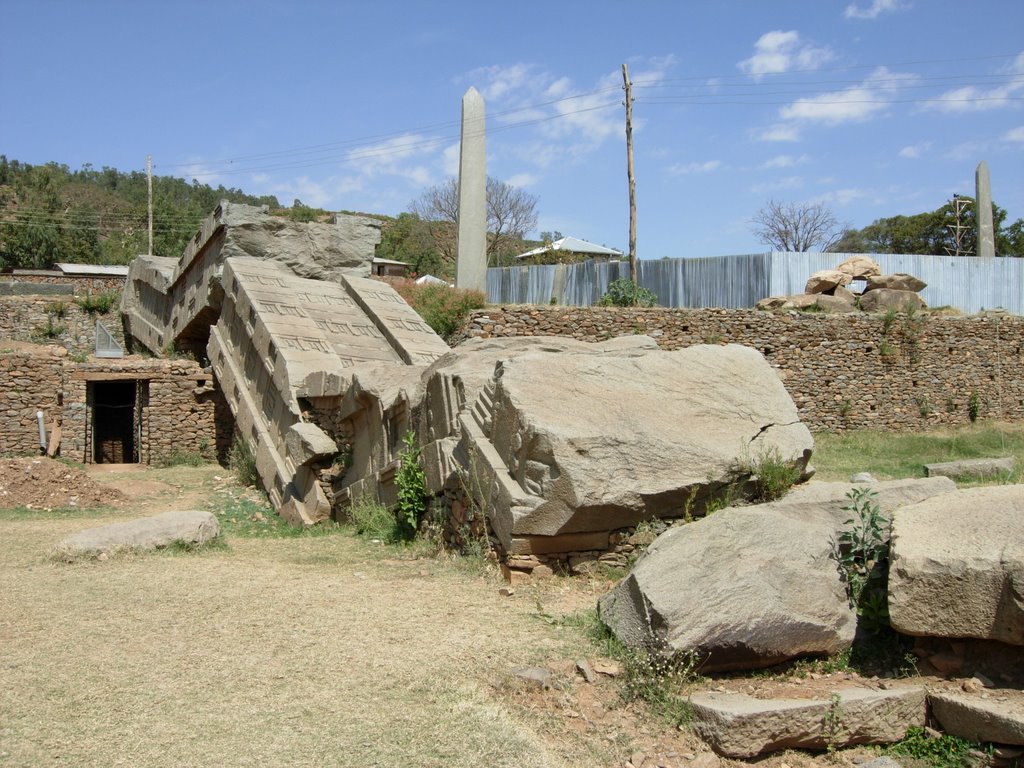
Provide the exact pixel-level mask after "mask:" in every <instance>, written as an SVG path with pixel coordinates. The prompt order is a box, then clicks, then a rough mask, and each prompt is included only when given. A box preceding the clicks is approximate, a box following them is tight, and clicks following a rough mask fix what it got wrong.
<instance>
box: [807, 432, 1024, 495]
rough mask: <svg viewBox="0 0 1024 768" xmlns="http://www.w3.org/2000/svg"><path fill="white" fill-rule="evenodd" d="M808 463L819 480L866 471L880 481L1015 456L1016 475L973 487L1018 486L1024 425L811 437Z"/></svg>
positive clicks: (1023, 462)
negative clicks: (942, 465) (948, 464)
mask: <svg viewBox="0 0 1024 768" xmlns="http://www.w3.org/2000/svg"><path fill="white" fill-rule="evenodd" d="M814 445H815V449H814V459H813V463H814V466H815V468H816V469H817V471H818V474H817V477H818V478H819V479H823V480H849V478H850V476H851V475H853V474H855V473H857V472H870V473H871V474H872V475H874V476H875V477H876V478H878V479H879V480H895V479H899V478H905V477H924V465H925V464H933V463H937V462H942V461H955V460H958V459H979V458H994V457H998V456H1014V457H1015V458H1016V460H1017V467H1018V468H1017V470H1016V471H1015V472H1014V473H1013V474H1012V475H1011V476H1010V477H1007V478H1003V479H990V480H983V481H977V482H976V483H971V484H977V485H993V484H999V483H1000V482H1012V483H1017V482H1020V481H1021V468H1022V467H1024V425H1018V424H1007V423H1003V422H990V421H979V422H978V423H976V424H970V425H965V426H963V427H958V428H956V429H942V430H933V431H929V432H912V433H906V434H894V433H892V432H880V431H874V430H857V431H854V432H846V433H843V434H836V433H821V434H816V435H815V436H814Z"/></svg>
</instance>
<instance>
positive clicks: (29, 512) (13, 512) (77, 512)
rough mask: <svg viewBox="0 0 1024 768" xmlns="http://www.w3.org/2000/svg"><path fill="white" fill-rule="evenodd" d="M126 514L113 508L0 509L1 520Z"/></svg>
mask: <svg viewBox="0 0 1024 768" xmlns="http://www.w3.org/2000/svg"><path fill="white" fill-rule="evenodd" d="M116 514H122V515H123V514H124V513H123V512H119V511H118V510H116V509H114V508H113V507H54V508H53V509H36V508H35V507H31V508H30V507H24V506H22V507H7V508H4V509H0V520H53V519H55V518H62V519H74V518H83V517H106V516H108V515H116Z"/></svg>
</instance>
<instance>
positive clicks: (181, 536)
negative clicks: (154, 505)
mask: <svg viewBox="0 0 1024 768" xmlns="http://www.w3.org/2000/svg"><path fill="white" fill-rule="evenodd" d="M219 533H220V524H219V523H218V522H217V518H216V517H215V516H214V515H213V514H212V513H210V512H200V511H184V512H164V513H163V514H161V515H155V516H153V517H143V518H140V519H138V520H130V521H128V522H125V523H112V524H111V525H104V526H101V527H99V528H89V529H87V530H84V531H79V532H78V533H75V534H72V535H71V536H68V537H67V538H65V539H64V540H63V541H61V542H60V543H59V544H58V545H57V547H56V550H55V553H56V555H57V556H58V557H61V558H68V559H74V558H75V557H83V556H85V557H89V556H94V555H98V554H101V553H102V554H110V553H113V552H117V551H120V550H134V549H138V550H146V549H160V548H162V547H166V546H168V545H170V544H173V543H175V542H184V543H186V544H196V545H199V544H205V543H206V542H207V541H210V540H211V539H213V538H215V537H216V536H217V535H218V534H219Z"/></svg>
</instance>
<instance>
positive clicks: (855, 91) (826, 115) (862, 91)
mask: <svg viewBox="0 0 1024 768" xmlns="http://www.w3.org/2000/svg"><path fill="white" fill-rule="evenodd" d="M917 79H918V78H917V75H911V74H902V73H899V72H890V71H889V70H888V69H886V68H885V67H879V68H878V69H876V70H875V71H874V72H872V73H871V74H870V75H869V76H868V77H867V79H865V80H864V82H863V83H861V84H859V85H853V86H850V87H849V88H845V89H843V90H841V91H832V92H831V93H822V94H820V95H818V96H811V97H808V98H804V99H797V100H796V101H794V102H793V103H792V104H788V105H786V106H785V107H783V108H782V109H781V110H780V111H779V114H780V116H781V117H782V119H783V120H796V121H803V122H818V123H824V124H826V125H839V124H841V123H847V122H859V123H862V122H865V121H867V120H870V119H871V118H872V117H874V116H876V115H877V114H878V113H880V112H883V111H884V110H885V109H886V107H887V106H888V105H889V102H890V101H892V99H893V97H894V96H895V95H896V94H897V93H898V92H899V91H900V89H902V88H904V87H905V86H907V85H910V84H912V83H913V82H915V81H916V80H917Z"/></svg>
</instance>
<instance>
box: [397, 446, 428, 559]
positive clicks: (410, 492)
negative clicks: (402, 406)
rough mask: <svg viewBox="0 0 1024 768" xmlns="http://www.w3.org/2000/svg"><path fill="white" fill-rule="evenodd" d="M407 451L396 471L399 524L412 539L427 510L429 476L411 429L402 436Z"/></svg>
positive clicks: (407, 536) (406, 536)
mask: <svg viewBox="0 0 1024 768" xmlns="http://www.w3.org/2000/svg"><path fill="white" fill-rule="evenodd" d="M402 443H403V444H404V445H405V452H404V453H403V454H402V463H401V464H400V465H399V467H398V471H397V472H396V473H395V485H396V486H398V525H399V528H400V533H401V535H402V538H404V539H411V538H412V537H413V536H415V535H416V531H417V529H418V528H419V525H420V520H421V519H423V514H424V512H426V511H427V478H426V475H424V474H423V469H422V468H421V467H420V449H419V448H418V447H417V445H416V434H415V433H414V432H412V431H411V430H410V431H409V432H406V433H405V437H403V438H402Z"/></svg>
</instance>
